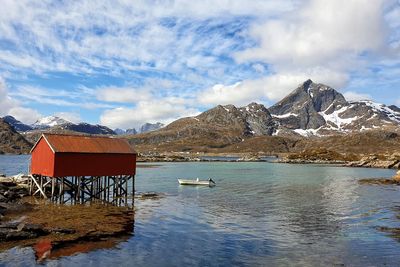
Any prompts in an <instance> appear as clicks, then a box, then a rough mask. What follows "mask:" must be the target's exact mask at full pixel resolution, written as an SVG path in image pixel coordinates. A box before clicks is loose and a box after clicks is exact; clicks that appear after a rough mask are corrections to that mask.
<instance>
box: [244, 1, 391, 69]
mask: <svg viewBox="0 0 400 267" xmlns="http://www.w3.org/2000/svg"><path fill="white" fill-rule="evenodd" d="M344 7H345V8H344ZM384 33H385V28H384V24H383V10H382V1H379V0H376V1H368V2H365V1H364V0H336V1H330V0H311V1H309V2H308V4H305V5H304V7H303V8H302V9H300V10H296V11H294V12H293V13H290V14H288V15H287V16H284V17H282V18H279V19H276V20H269V21H267V22H266V23H264V24H261V25H255V26H253V28H252V29H251V31H250V34H251V35H252V36H253V37H254V38H256V39H257V40H259V42H260V46H259V47H255V48H250V49H248V50H246V51H244V52H240V53H238V54H237V59H238V60H239V61H247V60H254V59H256V60H264V61H266V62H269V63H272V64H274V65H275V67H277V68H291V67H292V66H293V67H295V68H298V67H314V66H316V65H321V64H324V65H331V66H332V67H335V65H337V61H338V60H339V61H340V60H342V59H344V58H346V57H347V56H350V57H351V58H352V57H356V56H358V55H359V54H360V53H363V52H365V51H376V50H379V49H381V48H382V47H383V44H384V42H383V41H384ZM338 55H340V56H338ZM330 61H333V62H332V63H331V62H330ZM339 65H340V64H339ZM341 67H343V66H341Z"/></svg>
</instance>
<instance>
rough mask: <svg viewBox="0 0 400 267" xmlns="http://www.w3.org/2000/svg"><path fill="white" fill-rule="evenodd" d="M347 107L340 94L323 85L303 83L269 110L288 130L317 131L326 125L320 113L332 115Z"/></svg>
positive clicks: (309, 81) (308, 81) (309, 82)
mask: <svg viewBox="0 0 400 267" xmlns="http://www.w3.org/2000/svg"><path fill="white" fill-rule="evenodd" d="M346 105H348V103H347V101H346V99H345V98H344V97H343V95H342V94H340V93H338V92H337V91H336V90H334V89H333V88H330V87H329V86H326V85H323V84H316V83H314V82H312V81H311V80H307V81H305V82H304V83H303V84H301V85H300V86H299V87H298V88H297V89H295V90H294V91H293V92H292V93H291V94H289V95H288V96H287V97H285V98H284V99H282V100H281V101H279V102H278V103H277V104H275V105H273V106H272V107H270V108H269V111H270V112H271V114H273V116H274V117H275V118H277V119H278V120H279V122H280V124H281V125H282V126H284V127H287V128H289V129H303V130H306V129H318V128H320V127H322V126H324V125H325V124H326V121H325V119H324V117H323V116H322V115H321V114H320V112H325V113H327V114H332V112H334V111H335V110H337V109H338V108H341V107H343V106H346Z"/></svg>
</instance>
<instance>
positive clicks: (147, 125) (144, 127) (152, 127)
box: [135, 122, 164, 133]
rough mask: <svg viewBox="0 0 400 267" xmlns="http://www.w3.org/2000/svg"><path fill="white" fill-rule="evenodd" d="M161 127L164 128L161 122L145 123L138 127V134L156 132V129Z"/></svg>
mask: <svg viewBox="0 0 400 267" xmlns="http://www.w3.org/2000/svg"><path fill="white" fill-rule="evenodd" d="M162 127H164V124H162V123H161V122H157V123H145V124H143V125H142V126H141V127H140V130H139V132H140V133H147V132H151V131H156V130H158V129H161V128H162ZM135 131H136V130H135Z"/></svg>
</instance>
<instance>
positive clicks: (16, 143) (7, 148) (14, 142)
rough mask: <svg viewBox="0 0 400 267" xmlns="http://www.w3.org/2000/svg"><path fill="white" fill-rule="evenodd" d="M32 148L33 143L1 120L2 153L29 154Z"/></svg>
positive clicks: (0, 151) (0, 148)
mask: <svg viewBox="0 0 400 267" xmlns="http://www.w3.org/2000/svg"><path fill="white" fill-rule="evenodd" d="M31 147H32V144H31V143H29V142H28V141H27V140H26V139H25V138H24V137H23V136H22V135H20V134H19V133H17V132H16V131H15V130H14V128H13V127H12V126H11V125H9V124H8V123H7V122H5V121H4V120H3V119H0V153H11V154H21V153H29V151H30V149H31Z"/></svg>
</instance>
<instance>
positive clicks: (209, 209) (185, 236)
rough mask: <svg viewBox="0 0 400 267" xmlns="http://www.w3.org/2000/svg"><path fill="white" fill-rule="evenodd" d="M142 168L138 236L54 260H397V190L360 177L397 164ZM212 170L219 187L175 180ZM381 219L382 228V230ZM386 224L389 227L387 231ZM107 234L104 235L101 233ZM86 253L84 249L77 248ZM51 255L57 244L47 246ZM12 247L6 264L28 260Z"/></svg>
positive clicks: (106, 262)
mask: <svg viewBox="0 0 400 267" xmlns="http://www.w3.org/2000/svg"><path fill="white" fill-rule="evenodd" d="M158 165H159V166H157V167H153V168H140V169H138V175H137V180H136V181H137V184H136V185H137V187H136V188H137V190H138V191H141V192H151V191H153V192H162V193H163V194H162V196H161V197H159V198H148V199H146V198H144V199H142V198H141V197H138V198H137V199H136V200H135V216H134V220H135V221H134V227H135V229H134V230H135V233H134V236H130V237H128V239H124V240H122V241H119V243H116V244H115V246H113V247H110V248H107V249H96V250H91V251H88V252H85V253H78V254H72V255H71V256H68V257H61V258H57V259H53V258H51V259H50V260H49V262H48V264H53V265H77V264H78V265H84V264H90V265H92V266H110V265H120V266H130V265H133V264H135V265H138V266H186V265H190V266H191V265H200V266H233V265H234V266H332V265H339V266H342V265H345V266H382V265H387V266H396V265H398V262H399V260H400V256H398V251H399V249H400V242H398V240H397V239H396V238H393V236H392V235H390V234H388V233H386V232H384V231H383V229H385V228H383V227H387V228H396V227H399V225H400V220H399V218H397V215H398V214H399V212H398V210H396V209H394V208H393V207H396V206H400V190H399V189H400V188H399V187H396V188H394V187H390V186H384V187H382V186H369V185H363V184H359V183H358V179H359V178H366V177H369V178H372V177H390V176H392V175H393V171H390V170H374V169H352V168H339V167H331V166H323V167H318V166H313V165H286V164H271V163H221V162H218V163H215V162H214V163H160V164H158ZM183 176H184V177H187V178H192V177H200V178H203V177H212V178H213V179H214V180H216V182H217V186H216V187H215V188H193V187H180V186H179V185H178V182H177V180H176V179H177V178H179V177H183ZM379 227H381V228H379ZM387 228H386V229H387ZM107 240H108V239H107ZM82 251H83V249H82ZM52 253H55V254H53V255H57V254H56V250H54V248H53V249H52ZM34 257H35V256H34V253H33V250H32V249H31V250H28V251H27V250H26V249H25V248H18V249H11V250H9V251H6V252H4V253H2V254H0V261H2V263H3V262H4V263H6V264H7V263H8V264H12V263H15V262H17V263H21V262H22V263H24V264H21V265H31V263H32V261H33V262H34V260H35V259H34Z"/></svg>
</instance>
